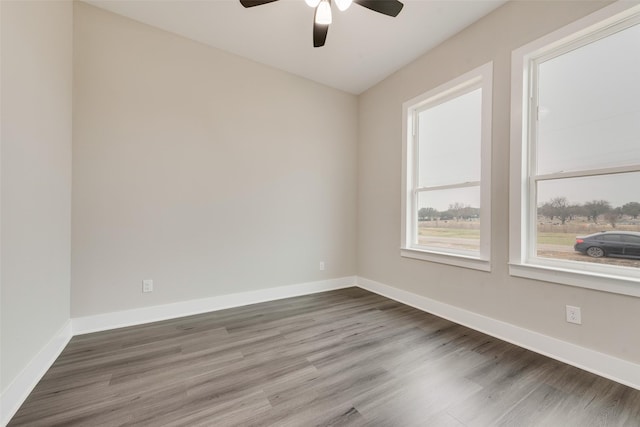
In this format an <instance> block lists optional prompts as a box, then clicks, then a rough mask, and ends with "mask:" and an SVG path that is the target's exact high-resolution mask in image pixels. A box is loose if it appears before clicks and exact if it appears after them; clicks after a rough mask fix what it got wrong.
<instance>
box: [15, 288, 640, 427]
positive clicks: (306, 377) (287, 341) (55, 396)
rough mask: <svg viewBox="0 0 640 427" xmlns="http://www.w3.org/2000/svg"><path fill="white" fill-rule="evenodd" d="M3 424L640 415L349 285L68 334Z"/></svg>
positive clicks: (558, 420) (576, 373) (495, 343)
mask: <svg viewBox="0 0 640 427" xmlns="http://www.w3.org/2000/svg"><path fill="white" fill-rule="evenodd" d="M9 425H10V426H19V425H33V426H54V425H64V426H76V425H78V426H119V425H140V426H231V425H238V426H269V425H276V426H316V425H321V426H330V425H331V426H342V425H349V426H351V425H353V426H361V425H367V426H369V425H372V426H640V391H637V390H634V389H632V388H629V387H626V386H623V385H620V384H617V383H615V382H612V381H609V380H606V379H604V378H601V377H598V376H596V375H593V374H590V373H587V372H585V371H582V370H580V369H577V368H574V367H571V366H568V365H565V364H563V363H560V362H557V361H555V360H552V359H549V358H547V357H544V356H541V355H538V354H536V353H533V352H531V351H528V350H524V349H522V348H519V347H516V346H514V345H511V344H508V343H505V342H503V341H500V340H498V339H495V338H492V337H490V336H487V335H484V334H482V333H480V332H476V331H473V330H471V329H468V328H465V327H462V326H459V325H456V324H454V323H451V322H449V321H446V320H443V319H440V318H438V317H435V316H432V315H429V314H425V313H423V312H421V311H418V310H416V309H413V308H410V307H407V306H405V305H403V304H400V303H397V302H394V301H391V300H388V299H386V298H383V297H381V296H378V295H375V294H372V293H369V292H366V291H363V290H360V289H357V288H350V289H345V290H339V291H333V292H325V293H321V294H315V295H308V296H302V297H297V298H290V299H286V300H280V301H274V302H268V303H263V304H256V305H251V306H246V307H240V308H234V309H229V310H224V311H217V312H213V313H209V314H204V315H198V316H191V317H186V318H181V319H177V320H170V321H164V322H157V323H152V324H148V325H143V326H135V327H130V328H123V329H117V330H113V331H108V332H99V333H94V334H88V335H81V336H77V337H74V338H73V339H72V340H71V342H70V343H69V345H68V346H67V348H66V349H65V350H64V351H63V353H62V354H61V356H60V357H59V358H58V360H57V361H56V362H55V364H54V365H53V366H52V367H51V369H50V370H49V371H48V372H47V374H46V375H45V376H44V378H43V379H42V380H41V381H40V383H39V384H38V386H37V387H36V388H35V390H34V391H33V393H31V395H30V396H29V398H28V399H27V401H26V402H25V403H24V405H23V406H22V407H21V408H20V410H19V411H18V413H17V414H16V415H15V417H14V418H13V420H12V421H11V423H10V424H9Z"/></svg>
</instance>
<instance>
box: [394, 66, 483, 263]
mask: <svg viewBox="0 0 640 427" xmlns="http://www.w3.org/2000/svg"><path fill="white" fill-rule="evenodd" d="M492 69H493V66H492V64H491V63H489V64H486V65H484V66H482V67H479V68H477V69H475V70H473V71H471V72H469V73H467V74H465V75H463V76H460V77H458V78H456V79H455V80H453V81H451V82H449V83H446V84H444V85H442V86H440V87H437V88H435V89H433V90H431V91H429V92H427V93H425V94H423V95H421V96H419V97H417V98H414V99H412V100H410V101H407V102H406V103H405V104H404V105H403V113H404V123H405V129H404V136H403V141H404V151H403V152H404V156H403V159H404V165H403V166H404V167H403V170H404V179H403V201H402V206H403V216H402V220H403V221H402V225H403V232H402V234H403V241H402V250H401V255H402V256H406V257H411V258H418V259H424V260H428V261H435V262H442V263H448V264H453V265H457V266H462V267H469V268H475V269H480V270H485V271H489V270H490V264H489V255H490V248H491V246H490V223H491V214H490V208H491V203H490V199H489V197H490V194H489V193H490V177H491V175H490V169H489V167H490V161H491V95H492V94H491V87H492V84H491V83H492V80H491V79H492Z"/></svg>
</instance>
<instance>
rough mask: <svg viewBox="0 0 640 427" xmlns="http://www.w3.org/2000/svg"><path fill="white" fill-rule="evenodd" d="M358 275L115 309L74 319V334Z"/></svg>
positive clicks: (332, 284)
mask: <svg viewBox="0 0 640 427" xmlns="http://www.w3.org/2000/svg"><path fill="white" fill-rule="evenodd" d="M356 282H357V277H356V276H348V277H341V278H337V279H330V280H321V281H317V282H309V283H300V284H296V285H289V286H279V287H276V288H268V289H260V290H256V291H249V292H240V293H236V294H229V295H220V296H216V297H211V298H202V299H197V300H189V301H183V302H177V303H172V304H165V305H156V306H152V307H143V308H137V309H133V310H125V311H118V312H112V313H105V314H97V315H94V316H85V317H76V318H74V319H73V334H74V335H82V334H88V333H91V332H99V331H105V330H109V329H116V328H122V327H126V326H134V325H141V324H144V323H150V322H157V321H160V320H167V319H175V318H178V317H185V316H191V315H194V314H201V313H208V312H210V311H216V310H224V309H226V308H233V307H240V306H243V305H249V304H256V303H260V302H265V301H274V300H278V299H283V298H290V297H296V296H300V295H308V294H314V293H318V292H325V291H331V290H334V289H342V288H348V287H351V286H356Z"/></svg>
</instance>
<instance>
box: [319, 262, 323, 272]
mask: <svg viewBox="0 0 640 427" xmlns="http://www.w3.org/2000/svg"><path fill="white" fill-rule="evenodd" d="M320 271H324V261H320Z"/></svg>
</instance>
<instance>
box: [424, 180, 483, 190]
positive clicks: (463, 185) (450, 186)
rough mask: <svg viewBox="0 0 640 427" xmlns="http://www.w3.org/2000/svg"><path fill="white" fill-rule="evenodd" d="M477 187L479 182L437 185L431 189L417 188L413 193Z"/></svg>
mask: <svg viewBox="0 0 640 427" xmlns="http://www.w3.org/2000/svg"><path fill="white" fill-rule="evenodd" d="M478 186H480V181H467V182H463V183H460V184H447V185H437V186H433V187H418V188H416V189H415V192H416V193H420V192H422V191H437V190H451V189H455V188H470V187H478Z"/></svg>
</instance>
